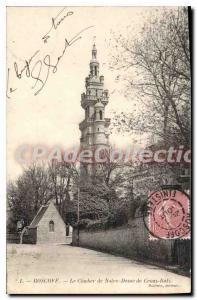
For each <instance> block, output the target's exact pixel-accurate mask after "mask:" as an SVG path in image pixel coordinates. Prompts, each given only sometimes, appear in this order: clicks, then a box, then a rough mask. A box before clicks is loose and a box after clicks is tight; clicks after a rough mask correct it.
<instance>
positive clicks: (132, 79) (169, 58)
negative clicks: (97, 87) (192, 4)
mask: <svg viewBox="0 0 197 300" xmlns="http://www.w3.org/2000/svg"><path fill="white" fill-rule="evenodd" d="M113 45H114V47H113ZM111 46H112V49H113V50H112V52H113V51H114V54H113V55H112V62H111V67H112V68H114V69H116V70H119V71H120V74H121V76H120V78H122V79H123V80H124V81H125V83H126V93H127V97H128V98H132V99H133V97H135V98H136V111H135V108H134V109H133V111H132V112H131V113H128V114H127V113H122V114H121V115H118V114H115V118H114V123H113V125H114V126H115V127H118V128H122V129H123V130H127V131H130V130H132V131H137V132H147V133H150V134H153V135H156V136H157V137H159V138H160V139H161V140H163V141H164V142H165V143H172V142H173V143H181V144H183V145H187V146H188V143H189V142H190V119H191V118H190V112H191V103H190V99H191V95H190V93H191V75H190V46H189V27H188V11H187V8H181V7H180V8H177V9H176V10H175V9H171V10H169V9H164V8H162V12H161V11H160V10H159V12H155V14H154V15H153V16H151V17H150V20H149V22H148V23H146V24H145V25H144V26H143V29H142V32H141V35H140V36H138V38H137V39H135V40H131V38H130V36H129V33H128V36H122V35H118V36H117V35H116V34H113V44H112V45H111ZM131 95H132V97H131Z"/></svg>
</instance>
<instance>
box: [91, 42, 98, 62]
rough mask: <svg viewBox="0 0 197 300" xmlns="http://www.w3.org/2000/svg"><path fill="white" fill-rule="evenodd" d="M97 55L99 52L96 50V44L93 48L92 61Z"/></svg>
mask: <svg viewBox="0 0 197 300" xmlns="http://www.w3.org/2000/svg"><path fill="white" fill-rule="evenodd" d="M96 55H97V50H96V45H95V43H94V44H93V48H92V59H96Z"/></svg>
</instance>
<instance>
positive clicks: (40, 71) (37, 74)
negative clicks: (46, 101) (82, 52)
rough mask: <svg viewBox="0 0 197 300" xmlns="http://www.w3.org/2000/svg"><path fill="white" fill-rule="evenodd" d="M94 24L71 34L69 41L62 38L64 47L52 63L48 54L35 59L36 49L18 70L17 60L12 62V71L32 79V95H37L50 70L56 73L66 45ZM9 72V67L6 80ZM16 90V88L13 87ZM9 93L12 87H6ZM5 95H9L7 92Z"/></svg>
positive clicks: (21, 76)
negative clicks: (73, 34)
mask: <svg viewBox="0 0 197 300" xmlns="http://www.w3.org/2000/svg"><path fill="white" fill-rule="evenodd" d="M92 27H94V26H89V27H86V28H84V29H82V30H81V31H79V32H78V33H77V34H76V35H75V36H73V37H72V38H71V39H70V40H69V41H68V40H67V39H66V38H65V39H64V47H63V49H62V50H61V52H60V55H59V56H58V57H57V58H55V59H53V60H54V63H53V62H52V59H51V56H50V55H49V54H46V55H45V56H44V57H43V58H42V59H39V60H36V57H37V55H38V53H39V52H40V51H39V50H37V51H36V52H35V53H34V54H33V55H32V56H31V57H30V59H28V60H25V65H24V66H23V67H22V69H20V70H19V67H18V64H17V62H14V72H15V75H16V77H17V78H18V79H19V80H21V79H22V78H23V76H26V77H27V78H31V79H33V80H34V84H33V86H32V89H35V90H36V91H35V93H34V95H35V96H37V95H38V94H39V93H40V91H41V90H42V89H43V88H44V86H45V85H46V83H47V80H48V77H49V74H50V71H52V73H56V72H57V69H58V65H59V63H60V61H61V60H62V58H63V56H64V55H65V53H66V49H67V48H68V47H71V46H72V45H73V44H74V43H76V42H77V41H78V40H80V39H81V38H82V36H81V34H82V33H83V32H84V31H86V30H88V29H90V28H92ZM9 72H10V69H8V80H9ZM15 90H16V89H15ZM7 91H9V92H10V93H11V92H13V91H14V90H13V89H9V90H8V89H7ZM7 97H8V98H10V97H9V95H8V93H7Z"/></svg>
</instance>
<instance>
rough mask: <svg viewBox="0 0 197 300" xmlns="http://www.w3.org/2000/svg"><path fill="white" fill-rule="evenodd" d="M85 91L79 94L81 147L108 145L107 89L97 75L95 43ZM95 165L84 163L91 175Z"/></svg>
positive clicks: (89, 147)
mask: <svg viewBox="0 0 197 300" xmlns="http://www.w3.org/2000/svg"><path fill="white" fill-rule="evenodd" d="M85 87H86V92H85V93H83V94H82V95H81V106H82V108H83V109H84V111H85V118H84V120H83V121H82V122H81V123H80V124H79V129H80V131H81V139H80V144H81V149H87V150H88V149H96V148H98V147H99V146H106V147H109V142H108V137H109V133H108V127H109V125H110V119H108V118H105V106H106V105H107V104H108V101H109V96H108V90H107V89H104V76H102V75H99V62H98V60H97V50H96V46H95V44H94V45H93V49H92V59H91V61H90V74H89V76H88V77H86V79H85ZM94 168H95V165H94V164H90V165H87V164H86V172H87V173H88V174H89V175H93V172H94Z"/></svg>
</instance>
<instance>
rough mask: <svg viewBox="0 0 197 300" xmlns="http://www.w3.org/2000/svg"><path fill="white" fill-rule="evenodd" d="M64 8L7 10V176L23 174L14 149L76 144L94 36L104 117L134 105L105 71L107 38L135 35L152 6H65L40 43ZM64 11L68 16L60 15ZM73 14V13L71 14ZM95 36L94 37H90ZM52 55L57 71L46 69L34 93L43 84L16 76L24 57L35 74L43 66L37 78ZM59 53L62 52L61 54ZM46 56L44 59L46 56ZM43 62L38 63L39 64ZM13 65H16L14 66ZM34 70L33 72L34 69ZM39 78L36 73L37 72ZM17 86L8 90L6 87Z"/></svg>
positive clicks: (114, 139) (117, 141) (120, 138)
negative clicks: (105, 99) (105, 92)
mask: <svg viewBox="0 0 197 300" xmlns="http://www.w3.org/2000/svg"><path fill="white" fill-rule="evenodd" d="M61 10H62V8H61V7H50V8H47V7H37V8H34V7H28V8H25V7H21V8H20V7H17V8H14V7H12V8H9V9H8V10H7V67H8V68H9V81H8V96H9V98H8V99H7V175H8V178H9V179H10V178H16V176H17V175H18V174H20V173H21V170H22V169H21V166H20V165H19V164H18V162H16V160H15V151H16V149H17V148H18V147H19V146H21V145H24V144H29V145H32V146H34V145H38V144H39V145H45V146H47V147H54V146H56V145H59V146H61V147H63V148H65V149H66V148H68V147H70V146H74V145H77V144H79V138H80V131H79V128H78V124H79V122H80V121H82V120H83V118H84V111H83V109H82V108H81V106H80V101H81V93H82V92H84V91H85V85H84V80H85V77H86V76H87V75H88V74H89V61H90V59H91V49H92V45H93V41H94V40H95V43H96V47H97V51H98V55H97V56H98V60H99V62H100V75H101V74H102V75H104V76H105V88H107V89H108V90H109V94H110V93H111V95H110V99H109V104H108V106H107V108H106V117H112V112H113V111H114V110H115V111H120V112H121V111H123V112H128V111H129V110H131V109H132V99H125V98H124V96H123V94H122V93H121V92H120V90H121V83H116V81H115V78H116V76H117V74H116V73H115V72H112V71H110V70H109V59H110V55H111V52H110V49H109V48H108V47H107V44H106V41H107V40H109V39H110V37H111V34H110V32H111V31H115V32H117V31H118V32H121V33H122V34H124V33H125V32H126V30H127V28H128V26H129V27H131V28H132V30H131V31H132V33H133V37H136V36H137V35H138V34H139V31H140V29H141V26H142V25H143V22H144V20H145V19H146V18H147V17H148V14H149V13H150V11H151V10H152V9H151V8H150V7H149V8H147V7H145V8H143V7H142V8H135V7H130V8H128V7H127V8H124V7H122V8H121V7H116V8H110V7H105V8H104V7H97V8H96V7H88V8H87V7H83V8H81V7H74V8H73V7H72V8H71V7H68V8H66V9H65V10H64V11H62V13H61V14H60V15H59V17H58V19H56V21H55V22H57V20H60V19H61V18H63V19H62V21H61V22H60V24H59V26H57V23H56V27H57V28H56V29H54V28H52V30H51V31H50V33H49V34H48V35H49V36H50V37H49V38H48V40H47V43H44V41H43V39H42V37H43V36H44V35H45V34H47V33H48V32H49V30H50V28H51V24H52V21H51V20H52V18H55V16H57V14H58V13H60V11H61ZM68 12H70V13H69V16H67V17H64V16H65V15H66V14H67V13H68ZM71 12H72V14H71ZM89 26H93V27H91V28H89V29H87V30H85V31H84V32H83V33H81V39H79V40H78V41H76V42H75V43H73V45H71V46H70V47H68V48H66V50H65V53H64V54H63V50H64V46H65V38H66V39H67V40H71V39H72V38H73V37H74V36H75V35H76V34H77V33H78V32H80V31H81V30H83V29H85V28H87V27H89ZM94 37H96V38H94ZM47 54H49V55H50V59H51V65H54V64H55V62H56V61H57V58H58V57H60V56H62V57H61V58H60V60H59V63H58V66H57V70H56V72H55V73H53V72H52V69H50V73H49V76H48V79H47V81H46V84H45V86H44V87H43V89H42V90H41V91H40V92H39V94H38V95H36V96H35V95H34V93H35V92H36V91H38V90H39V88H40V87H41V85H42V84H41V82H39V81H38V82H37V84H36V86H35V87H34V88H32V87H33V86H34V85H35V83H36V79H33V78H30V77H29V74H28V72H27V73H25V72H23V74H22V78H21V79H18V78H17V76H16V72H17V70H18V74H19V73H20V70H21V69H22V68H23V67H24V66H25V60H27V61H28V60H29V59H30V58H31V57H32V56H33V55H35V56H34V58H33V59H32V61H31V62H30V71H31V72H33V74H34V77H36V76H37V74H38V72H39V69H40V70H41V74H40V77H39V78H40V79H42V80H43V81H44V80H46V74H47V70H48V68H47V66H46V65H44V63H43V60H44V59H45V62H47V63H46V64H48V62H49V61H48V58H49V57H48V56H47ZM62 54H63V55H62ZM46 56H47V57H46ZM41 62H42V65H41ZM14 63H15V66H14ZM32 70H33V71H32ZM37 77H38V76H37ZM10 88H12V89H13V90H15V89H16V90H15V91H14V92H12V93H9V89H10ZM110 142H111V143H112V144H114V143H115V144H117V145H119V144H126V143H128V142H132V141H131V138H130V137H128V136H126V137H123V136H122V135H120V136H118V135H112V136H110Z"/></svg>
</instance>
